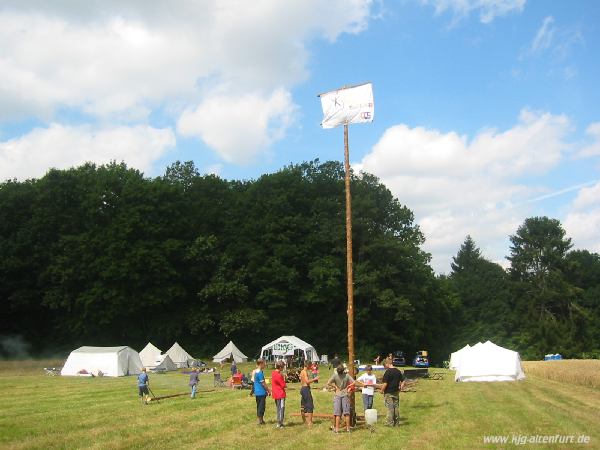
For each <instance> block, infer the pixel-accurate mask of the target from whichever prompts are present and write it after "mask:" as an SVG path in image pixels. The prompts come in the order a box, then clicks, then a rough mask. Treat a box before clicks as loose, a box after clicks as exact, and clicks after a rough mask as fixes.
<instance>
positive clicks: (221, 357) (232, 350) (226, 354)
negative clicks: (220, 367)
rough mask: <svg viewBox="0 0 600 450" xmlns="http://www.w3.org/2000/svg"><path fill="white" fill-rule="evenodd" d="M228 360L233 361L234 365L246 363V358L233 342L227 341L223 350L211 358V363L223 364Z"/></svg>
mask: <svg viewBox="0 0 600 450" xmlns="http://www.w3.org/2000/svg"><path fill="white" fill-rule="evenodd" d="M228 359H233V360H234V361H235V362H236V363H241V362H246V361H248V357H247V356H246V355H244V354H243V353H242V352H241V351H240V350H239V349H238V348H237V347H236V345H235V344H234V343H233V341H229V343H228V344H227V345H225V347H223V350H221V351H220V352H219V353H217V354H216V355H215V356H213V362H223V361H225V360H228Z"/></svg>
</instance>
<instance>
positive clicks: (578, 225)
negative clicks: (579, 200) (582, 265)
mask: <svg viewBox="0 0 600 450" xmlns="http://www.w3.org/2000/svg"><path fill="white" fill-rule="evenodd" d="M564 228H565V230H566V232H567V236H569V237H570V238H572V239H573V245H574V248H578V249H585V250H589V251H591V252H595V253H600V207H597V208H595V209H591V210H589V211H584V212H571V213H569V214H568V215H567V218H566V219H565V221H564Z"/></svg>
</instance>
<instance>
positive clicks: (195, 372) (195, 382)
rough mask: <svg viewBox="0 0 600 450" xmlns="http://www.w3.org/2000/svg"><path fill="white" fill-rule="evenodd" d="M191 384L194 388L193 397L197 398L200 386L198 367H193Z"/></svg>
mask: <svg viewBox="0 0 600 450" xmlns="http://www.w3.org/2000/svg"><path fill="white" fill-rule="evenodd" d="M189 385H190V387H191V388H192V395H191V398H196V389H197V387H198V369H192V373H191V374H190V382H189Z"/></svg>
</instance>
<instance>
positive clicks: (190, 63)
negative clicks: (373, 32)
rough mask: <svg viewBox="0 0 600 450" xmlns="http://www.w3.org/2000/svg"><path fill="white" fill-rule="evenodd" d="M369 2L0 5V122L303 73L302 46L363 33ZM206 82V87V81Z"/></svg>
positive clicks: (137, 106) (150, 103)
mask: <svg viewBox="0 0 600 450" xmlns="http://www.w3.org/2000/svg"><path fill="white" fill-rule="evenodd" d="M370 4H371V1H370V0H335V1H328V2H321V1H319V0H296V1H286V2H278V1H271V0H256V1H253V2H247V1H245V0H234V1H227V2H220V1H218V0H208V1H202V2H197V1H191V0H179V1H173V2H145V1H132V0H130V1H126V2H123V1H116V0H114V1H111V0H106V1H100V0H90V1H85V2H71V1H66V0H65V1H53V2H46V1H27V0H24V1H20V2H14V3H13V4H12V5H11V6H6V5H5V6H3V7H0V55H1V56H0V120H1V119H3V118H4V119H11V118H14V117H25V116H29V115H33V116H37V117H42V118H45V119H49V118H51V117H52V113H53V112H54V111H55V110H56V109H57V108H64V107H67V108H78V109H80V108H81V109H84V110H85V111H86V112H88V113H90V114H92V115H98V116H109V115H111V114H114V113H123V112H129V111H131V110H134V112H135V115H134V118H135V119H140V118H143V117H144V116H145V115H147V114H148V112H149V110H150V108H152V107H154V106H155V105H159V104H162V103H164V102H168V101H175V100H177V99H179V100H180V101H186V100H187V99H188V98H190V97H196V99H197V97H198V96H200V95H201V92H199V91H198V83H199V82H202V83H203V87H204V88H205V89H211V88H212V87H213V86H214V85H215V84H223V83H229V85H230V86H236V87H237V89H239V90H244V89H249V90H266V91H272V90H273V89H276V88H277V87H279V86H285V87H290V86H291V85H293V84H295V83H297V82H299V81H302V80H303V79H305V78H306V76H307V69H306V62H307V59H308V52H307V49H306V43H307V42H309V41H310V40H311V39H313V38H318V37H323V38H325V39H328V40H335V39H336V38H337V36H339V35H340V34H341V33H357V32H360V31H362V30H363V29H364V28H365V27H366V25H367V21H368V19H369V12H370V6H371V5H370ZM207 83H208V84H207Z"/></svg>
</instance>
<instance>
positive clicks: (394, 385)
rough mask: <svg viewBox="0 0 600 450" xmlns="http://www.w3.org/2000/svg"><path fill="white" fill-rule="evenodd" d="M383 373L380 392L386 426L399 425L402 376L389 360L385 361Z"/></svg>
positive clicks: (402, 386) (402, 387) (403, 381)
mask: <svg viewBox="0 0 600 450" xmlns="http://www.w3.org/2000/svg"><path fill="white" fill-rule="evenodd" d="M385 368H386V370H385V373H384V374H383V378H382V380H381V381H382V383H381V392H383V400H384V403H385V407H386V408H387V423H386V425H387V426H390V427H394V426H396V425H400V423H399V420H400V414H399V407H400V391H401V390H402V389H404V385H405V379H404V374H403V373H402V372H401V371H399V370H398V369H396V368H395V367H394V366H393V365H392V360H391V359H390V358H388V359H386V360H385Z"/></svg>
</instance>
